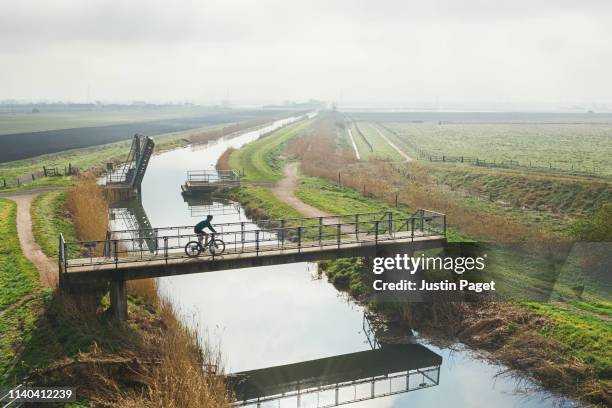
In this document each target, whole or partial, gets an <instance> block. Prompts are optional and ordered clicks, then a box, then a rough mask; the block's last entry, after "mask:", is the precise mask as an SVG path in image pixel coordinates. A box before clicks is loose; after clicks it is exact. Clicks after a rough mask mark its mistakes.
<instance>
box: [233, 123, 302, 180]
mask: <svg viewBox="0 0 612 408" xmlns="http://www.w3.org/2000/svg"><path fill="white" fill-rule="evenodd" d="M309 124H310V121H300V122H297V123H294V124H292V125H289V126H287V127H285V128H283V129H280V130H278V131H276V132H274V133H272V134H271V135H268V136H266V137H264V138H261V139H259V140H256V141H254V142H252V143H249V144H247V145H246V146H244V147H243V148H242V149H240V150H236V151H235V152H233V153H232V155H231V156H230V158H229V165H230V167H231V168H232V169H234V170H237V171H238V170H240V171H244V174H245V177H244V180H245V181H255V182H273V181H278V180H280V179H281V178H282V167H283V159H282V157H281V152H282V151H283V149H284V147H285V145H286V143H287V142H288V141H289V140H290V139H292V138H294V137H296V136H298V135H300V134H301V133H302V132H304V131H305V130H306V129H307V128H308V126H309Z"/></svg>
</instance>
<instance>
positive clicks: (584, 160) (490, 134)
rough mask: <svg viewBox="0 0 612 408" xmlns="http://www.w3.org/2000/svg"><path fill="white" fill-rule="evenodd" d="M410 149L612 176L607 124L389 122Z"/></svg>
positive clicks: (611, 138) (611, 145) (611, 137)
mask: <svg viewBox="0 0 612 408" xmlns="http://www.w3.org/2000/svg"><path fill="white" fill-rule="evenodd" d="M385 125H386V126H388V127H389V128H391V129H393V130H395V131H396V132H397V133H398V134H400V137H399V138H397V137H396V136H394V135H392V134H389V135H388V137H390V139H393V138H396V139H398V141H399V142H400V143H401V145H402V147H404V148H405V149H406V150H407V151H412V152H413V153H415V152H414V150H413V149H411V148H410V146H409V144H408V143H407V142H411V143H413V144H415V145H416V146H418V147H419V148H420V149H423V150H425V151H427V152H429V153H430V154H432V155H437V156H442V155H446V156H465V157H477V158H479V159H480V160H486V161H490V162H492V161H496V162H500V161H509V160H514V161H518V162H519V164H520V165H522V166H529V165H530V164H531V165H532V166H538V167H549V166H552V167H553V168H558V169H563V170H568V171H570V170H572V169H573V170H579V171H589V172H594V173H597V174H602V175H606V176H612V163H611V162H610V160H609V156H610V153H611V152H612V125H607V124H534V123H529V124H506V123H496V124H492V123H483V124H465V123H461V124H437V123H397V122H396V123H385Z"/></svg>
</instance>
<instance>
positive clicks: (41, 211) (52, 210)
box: [30, 191, 76, 259]
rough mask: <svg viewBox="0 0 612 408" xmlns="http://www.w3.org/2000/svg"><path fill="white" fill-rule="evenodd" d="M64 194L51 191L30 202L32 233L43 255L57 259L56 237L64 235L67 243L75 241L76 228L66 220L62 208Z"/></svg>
mask: <svg viewBox="0 0 612 408" xmlns="http://www.w3.org/2000/svg"><path fill="white" fill-rule="evenodd" d="M65 204H66V193H65V192H63V191H52V192H49V193H43V194H40V195H39V196H38V197H36V199H34V201H33V202H32V208H31V211H30V212H31V215H32V232H33V233H34V238H35V239H36V242H37V243H38V244H39V245H40V248H41V249H42V251H43V253H44V254H45V255H47V256H48V257H50V258H54V259H57V254H58V236H59V234H60V233H61V234H63V235H64V239H65V240H66V241H67V242H73V241H76V228H75V227H74V224H72V222H70V220H69V219H68V218H67V217H68V214H67V212H66V210H65V208H64V206H65Z"/></svg>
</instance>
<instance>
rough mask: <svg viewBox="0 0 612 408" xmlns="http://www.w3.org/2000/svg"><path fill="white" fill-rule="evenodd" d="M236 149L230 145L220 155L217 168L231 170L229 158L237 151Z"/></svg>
mask: <svg viewBox="0 0 612 408" xmlns="http://www.w3.org/2000/svg"><path fill="white" fill-rule="evenodd" d="M235 150H236V149H234V148H233V147H228V148H227V149H226V150H225V151H224V152H223V154H222V155H221V156H219V159H218V160H217V164H216V166H215V168H216V169H217V170H231V169H232V168H231V167H230V164H229V159H230V156H231V155H232V153H233V152H234V151H235Z"/></svg>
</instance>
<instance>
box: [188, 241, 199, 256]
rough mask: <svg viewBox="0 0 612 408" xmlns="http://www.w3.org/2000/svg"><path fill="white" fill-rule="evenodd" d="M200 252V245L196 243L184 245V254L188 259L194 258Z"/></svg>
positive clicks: (191, 242) (190, 242)
mask: <svg viewBox="0 0 612 408" xmlns="http://www.w3.org/2000/svg"><path fill="white" fill-rule="evenodd" d="M201 252H202V245H201V244H200V243H199V242H198V241H189V242H188V243H187V245H185V254H186V255H187V256H188V257H190V258H195V257H197V256H199V255H200V253H201Z"/></svg>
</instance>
